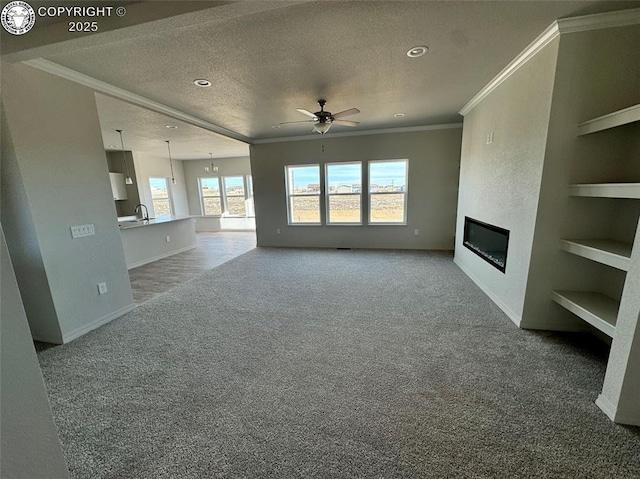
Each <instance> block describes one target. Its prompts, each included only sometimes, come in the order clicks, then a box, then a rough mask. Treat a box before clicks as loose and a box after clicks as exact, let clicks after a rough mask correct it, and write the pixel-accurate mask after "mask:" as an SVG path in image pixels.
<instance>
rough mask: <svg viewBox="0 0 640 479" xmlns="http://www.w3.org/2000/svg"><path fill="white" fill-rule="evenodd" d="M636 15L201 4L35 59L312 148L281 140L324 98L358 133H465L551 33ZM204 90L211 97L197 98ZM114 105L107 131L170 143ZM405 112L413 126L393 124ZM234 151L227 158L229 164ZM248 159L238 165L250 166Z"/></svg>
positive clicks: (506, 7)
mask: <svg viewBox="0 0 640 479" xmlns="http://www.w3.org/2000/svg"><path fill="white" fill-rule="evenodd" d="M150 3H151V2H141V3H139V4H137V5H134V6H132V11H133V8H138V9H142V8H149V7H151V5H150ZM173 3H182V2H173ZM191 3H194V2H184V4H185V5H187V4H191ZM203 5H207V8H204V7H203ZM633 7H638V2H637V1H626V2H624V1H620V2H618V1H595V2H594V1H499V2H494V1H413V2H407V1H362V0H361V1H330V0H316V1H267V0H264V1H256V0H253V1H244V2H210V5H209V4H207V2H204V3H202V2H200V3H198V4H197V5H196V6H195V7H194V6H191V7H190V10H189V9H187V10H185V11H186V13H184V14H182V15H179V16H175V15H174V16H172V17H170V18H162V19H160V20H159V19H157V18H155V19H154V20H153V21H150V22H144V21H143V20H142V18H143V17H144V15H142V14H141V13H140V11H138V17H137V18H139V24H138V25H129V26H127V28H122V29H121V30H120V31H117V25H111V28H113V29H115V30H112V31H110V32H105V33H104V34H103V36H102V37H101V36H100V34H98V35H95V36H93V37H91V38H84V39H79V40H78V41H73V40H69V41H65V42H60V43H58V44H56V45H55V46H54V47H51V48H49V49H42V48H41V50H40V52H41V53H40V56H42V57H44V58H46V59H47V60H50V61H53V62H56V63H58V64H60V65H63V66H65V67H68V68H70V69H73V70H76V71H78V72H81V73H83V74H86V75H89V76H91V77H94V78H96V79H98V80H101V81H104V82H107V83H109V84H111V85H114V86H117V87H119V88H122V89H125V90H127V91H129V92H132V93H135V94H138V95H141V96H143V97H146V98H148V99H150V100H153V101H156V102H160V103H163V104H164V105H167V106H169V107H172V108H175V109H177V110H180V111H182V112H185V113H188V114H190V115H193V116H195V117H198V118H200V119H202V120H205V121H207V122H210V123H213V124H215V125H218V126H220V127H223V128H225V129H228V130H232V131H234V132H236V133H239V134H241V135H244V136H246V137H248V138H250V139H252V140H253V139H267V138H275V137H289V136H298V135H308V134H310V130H311V127H310V125H309V124H308V123H307V124H304V123H302V124H297V125H286V126H282V127H281V128H277V129H275V128H272V126H273V125H276V124H277V123H279V122H287V121H296V120H305V119H306V118H305V117H304V116H303V115H301V114H300V113H298V112H296V108H305V109H308V110H311V111H316V110H317V104H316V100H318V99H319V98H326V99H327V105H326V109H327V110H330V111H332V112H334V113H335V112H338V111H341V110H345V109H348V108H351V107H357V108H359V109H360V110H361V113H360V114H359V115H356V116H353V117H349V118H348V119H350V120H357V121H360V122H361V124H360V126H358V127H357V128H358V130H361V131H362V130H367V129H380V128H395V127H407V126H422V125H432V124H439V123H450V122H459V121H461V117H460V116H459V115H458V113H457V112H458V111H459V110H460V109H461V108H462V107H463V106H464V105H465V104H466V103H467V102H468V101H469V100H470V99H471V98H472V97H473V96H474V95H475V94H476V93H477V92H478V91H479V90H480V89H481V88H482V87H484V86H485V85H486V84H487V83H488V82H489V81H490V80H491V79H492V78H493V77H494V76H495V75H496V74H498V73H499V72H500V71H501V70H502V69H503V68H504V67H505V66H506V65H507V64H508V63H509V62H510V61H511V60H512V59H513V58H514V57H515V56H516V55H518V53H520V52H521V51H522V50H523V49H524V48H525V47H526V46H527V45H528V44H529V43H531V42H532V41H533V40H534V39H535V38H536V37H537V36H538V35H539V34H540V33H542V31H543V30H544V29H545V28H546V27H548V26H549V25H550V24H551V23H552V22H553V21H554V20H555V19H557V18H563V17H570V16H578V15H584V14H590V13H598V12H602V11H612V10H619V9H624V8H633ZM176 8H177V7H175V8H174V10H175V9H176ZM177 9H178V10H179V8H177ZM172 15H173V13H172ZM156 17H157V15H156ZM415 45H428V46H429V49H430V50H429V53H428V54H427V55H425V56H423V57H421V58H416V59H411V58H408V57H407V56H406V52H407V50H408V49H409V48H411V47H413V46H415ZM37 51H38V50H37V49H36V50H34V52H36V53H32V57H33V55H37ZM196 78H206V79H209V80H210V81H211V82H212V83H213V85H212V86H211V87H210V88H198V87H196V86H194V85H193V83H192V82H193V80H194V79H196ZM110 102H111V101H110ZM110 102H109V105H106V103H108V102H106V101H101V102H100V103H99V106H100V117H101V122H102V124H103V127H104V128H105V130H109V129H113V128H114V125H116V124H122V123H126V122H125V121H124V120H120V119H119V115H124V116H125V117H127V118H129V120H131V119H135V118H138V117H139V118H140V124H137V123H136V121H133V122H131V123H129V125H130V127H129V129H130V130H131V131H132V134H136V129H138V128H140V129H142V130H144V131H142V130H140V131H141V132H140V134H139V135H140V136H141V137H145V136H149V137H150V138H152V139H154V140H158V135H159V136H160V137H163V135H164V136H166V129H165V130H164V131H162V132H161V133H157V134H156V135H155V136H154V135H152V134H151V131H150V130H151V125H156V124H157V125H161V126H162V128H164V124H167V123H168V122H169V120H162V121H161V120H159V119H157V118H154V119H150V118H147V117H145V114H144V113H140V112H138V113H133V111H132V110H131V108H134V107H131V106H128V107H127V108H123V109H122V112H125V113H122V112H120V111H119V109H118V108H116V107H115V106H114V105H112V104H111V103H110ZM126 112H128V113H126ZM399 112H402V113H404V114H405V116H404V117H402V118H397V117H394V114H395V113H399ZM136 115H139V116H138V117H137V116H136ZM163 123H164V124H163ZM185 127H186V125H185ZM194 128H195V127H194ZM123 129H124V127H123ZM183 131H184V132H185V137H184V138H183V140H184V143H185V145H187V144H188V142H189V141H194V143H193V145H194V152H193V154H192V155H191V156H193V157H198V156H201V154H202V152H203V151H208V150H207V147H206V144H207V143H206V141H204V143H203V142H202V141H200V142H195V140H190V139H189V138H190V136H189V135H192V134H193V135H194V136H198V135H197V133H194V132H191V131H189V130H188V129H186V128H185V129H184V130H183V129H182V128H180V129H179V130H177V131H175V132H174V133H175V134H176V135H178V137H179V136H180V135H181V134H182V132H183ZM339 131H351V129H350V128H349V127H344V126H337V125H336V126H333V127H332V129H331V132H330V133H329V134H331V133H335V132H339ZM178 137H176V140H177V139H178ZM109 141H110V140H109ZM109 141H107V143H109ZM211 141H213V140H211ZM176 143H177V141H176ZM209 144H211V143H209ZM165 146H166V145H165ZM227 146H228V147H230V145H226V146H225V145H221V146H220V148H219V150H220V151H231V150H233V148H231V147H230V148H231V150H225V148H226V147H227ZM240 146H241V147H242V148H245V149H246V146H245V145H240ZM240 146H238V150H234V151H235V152H236V154H232V155H230V156H238V155H240V154H246V153H239V151H240ZM185 148H186V147H185ZM210 148H212V147H210ZM195 150H198V151H197V152H196V151H195ZM232 153H233V152H232ZM182 154H183V155H184V156H185V157H189V156H190V154H189V152H188V151H186V149H185V151H183V152H182ZM207 156H208V155H207ZM216 156H220V155H218V154H217V153H216Z"/></svg>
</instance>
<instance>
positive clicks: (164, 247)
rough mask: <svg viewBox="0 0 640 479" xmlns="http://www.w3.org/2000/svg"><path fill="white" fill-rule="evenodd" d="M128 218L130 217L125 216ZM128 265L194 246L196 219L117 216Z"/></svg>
mask: <svg viewBox="0 0 640 479" xmlns="http://www.w3.org/2000/svg"><path fill="white" fill-rule="evenodd" d="M127 218H129V219H127ZM118 224H119V225H120V237H121V238H122V246H123V248H124V257H125V260H126V263H127V269H132V268H137V267H138V266H142V265H143V264H147V263H151V262H153V261H157V260H159V259H162V258H166V257H168V256H172V255H174V254H177V253H182V252H183V251H188V250H190V249H193V248H195V247H196V246H197V245H198V244H197V240H196V229H195V220H194V219H193V218H192V217H190V216H185V217H164V218H157V219H149V220H141V219H138V220H136V219H133V218H131V217H126V218H118Z"/></svg>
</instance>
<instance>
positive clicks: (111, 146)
mask: <svg viewBox="0 0 640 479" xmlns="http://www.w3.org/2000/svg"><path fill="white" fill-rule="evenodd" d="M109 148H118V147H117V146H116V145H109Z"/></svg>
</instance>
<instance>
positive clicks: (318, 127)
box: [280, 99, 360, 135]
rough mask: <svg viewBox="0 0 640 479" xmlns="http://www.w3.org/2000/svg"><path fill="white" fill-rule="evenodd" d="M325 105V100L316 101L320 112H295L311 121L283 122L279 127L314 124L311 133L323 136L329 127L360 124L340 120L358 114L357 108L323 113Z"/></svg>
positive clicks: (301, 109)
mask: <svg viewBox="0 0 640 479" xmlns="http://www.w3.org/2000/svg"><path fill="white" fill-rule="evenodd" d="M326 103H327V100H322V99H321V100H318V105H320V111H317V112H315V113H311V112H310V111H309V110H305V109H304V108H297V110H298V111H299V112H300V113H302V114H304V115H307V116H310V117H311V118H312V120H301V121H285V122H283V123H280V125H289V124H291V123H314V125H313V131H315V132H318V133H320V134H321V135H324V134H325V133H326V132H328V131H329V128H331V125H333V124H336V125H343V126H358V125H359V124H360V122H359V121H349V120H341V119H340V118H343V117H345V116H349V115H355V114H356V113H360V110H358V109H357V108H349V109H348V110H344V111H341V112H339V113H331V112H330V111H324V105H325V104H326Z"/></svg>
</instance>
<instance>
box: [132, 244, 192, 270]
mask: <svg viewBox="0 0 640 479" xmlns="http://www.w3.org/2000/svg"><path fill="white" fill-rule="evenodd" d="M197 247H198V245H197V244H194V245H190V246H185V247H184V248H180V249H174V250H172V251H169V252H168V253H162V254H159V255H157V256H152V257H151V258H147V259H143V260H142V261H136V262H135V263H131V264H128V265H127V270H129V269H133V268H137V267H138V266H143V265H145V264H149V263H153V262H154V261H158V260H160V259H164V258H168V257H169V256H173V255H174V254H178V253H184V252H185V251H189V250H190V249H194V248H197Z"/></svg>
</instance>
